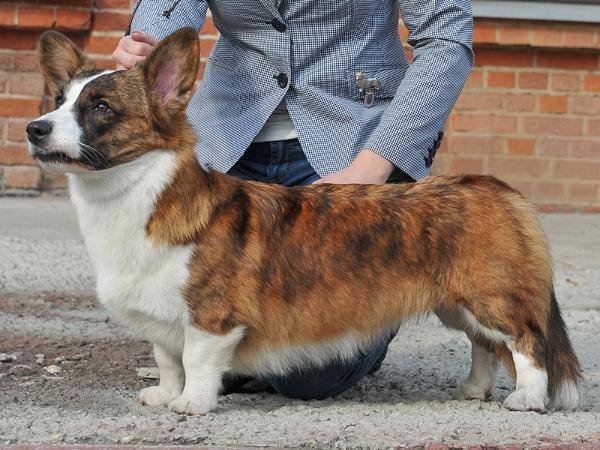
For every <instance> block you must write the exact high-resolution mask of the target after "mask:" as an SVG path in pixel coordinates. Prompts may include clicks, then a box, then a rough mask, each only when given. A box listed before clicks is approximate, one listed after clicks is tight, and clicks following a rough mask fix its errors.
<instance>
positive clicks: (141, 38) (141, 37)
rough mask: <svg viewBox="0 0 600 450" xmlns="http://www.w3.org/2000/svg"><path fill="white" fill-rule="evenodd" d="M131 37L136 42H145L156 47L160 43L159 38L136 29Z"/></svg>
mask: <svg viewBox="0 0 600 450" xmlns="http://www.w3.org/2000/svg"><path fill="white" fill-rule="evenodd" d="M131 38H132V39H133V40H134V41H136V42H143V43H146V44H148V45H151V46H152V47H156V46H157V45H158V39H156V38H155V37H154V36H150V35H149V34H148V33H143V32H141V31H134V32H132V33H131Z"/></svg>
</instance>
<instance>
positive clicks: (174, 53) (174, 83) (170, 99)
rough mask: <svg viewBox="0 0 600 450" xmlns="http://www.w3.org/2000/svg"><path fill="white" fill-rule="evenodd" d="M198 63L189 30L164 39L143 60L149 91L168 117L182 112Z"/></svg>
mask: <svg viewBox="0 0 600 450" xmlns="http://www.w3.org/2000/svg"><path fill="white" fill-rule="evenodd" d="M199 61H200V44H199V42H198V34H197V33H196V32H195V31H194V30H193V29H191V28H182V29H181V30H178V31H176V32H175V33H173V34H171V35H170V36H168V37H166V38H165V39H163V40H162V41H161V42H160V43H159V44H158V46H157V47H156V48H155V49H154V51H153V52H152V54H151V55H150V56H149V57H148V59H146V60H145V61H144V63H143V65H142V70H143V73H144V78H145V80H146V84H147V86H148V89H149V90H150V92H152V94H153V97H154V99H155V100H156V101H157V102H158V103H159V104H161V105H162V106H163V108H164V109H165V110H166V111H167V113H168V114H169V115H172V114H175V113H177V112H181V111H183V110H185V108H186V106H187V104H188V103H189V101H190V100H191V98H192V94H193V93H194V83H195V81H196V77H197V76H198V65H199Z"/></svg>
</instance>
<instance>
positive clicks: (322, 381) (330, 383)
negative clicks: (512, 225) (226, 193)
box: [228, 139, 391, 400]
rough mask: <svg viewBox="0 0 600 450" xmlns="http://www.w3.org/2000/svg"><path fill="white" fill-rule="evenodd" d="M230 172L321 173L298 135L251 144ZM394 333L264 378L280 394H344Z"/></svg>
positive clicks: (307, 179) (302, 179)
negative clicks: (349, 353) (349, 354)
mask: <svg viewBox="0 0 600 450" xmlns="http://www.w3.org/2000/svg"><path fill="white" fill-rule="evenodd" d="M228 174H230V175H233V176H236V177H239V178H243V179H247V180H255V181H262V182H266V183H278V184H282V185H284V186H298V185H306V184H311V183H313V182H314V181H316V180H318V179H319V178H320V177H319V175H318V174H317V173H316V172H315V170H314V169H313V168H312V167H311V165H310V163H309V162H308V161H307V160H306V157H305V156H304V152H303V151H302V147H301V146H300V143H299V142H298V140H297V139H293V140H288V141H275V142H261V143H254V144H251V145H250V147H248V149H247V150H246V152H245V153H244V155H243V156H242V158H241V159H240V160H239V161H238V162H237V163H236V164H235V165H234V166H233V167H232V168H231V169H230V170H229V172H228ZM390 340H391V338H390V337H387V336H386V337H385V339H382V340H381V341H379V342H378V343H377V344H375V345H374V346H373V347H372V348H371V349H370V350H369V351H364V352H361V353H360V354H359V355H357V356H356V357H355V358H354V359H352V360H347V361H335V362H332V363H330V364H328V365H326V366H324V367H314V368H310V369H303V370H298V371H293V372H291V373H289V374H287V375H286V376H275V375H267V376H265V377H264V378H265V379H266V381H268V382H269V383H270V384H271V386H273V388H274V389H275V391H277V392H278V393H279V394H281V395H283V396H285V397H291V398H299V399H304V400H309V399H323V398H327V397H332V396H334V395H338V394H341V393H342V392H344V391H345V390H347V389H349V388H351V387H352V386H354V385H355V384H357V383H358V382H359V381H360V380H361V379H362V378H363V377H364V376H365V375H366V374H367V373H368V372H369V371H370V370H371V368H372V367H373V366H374V364H375V363H376V362H377V361H378V360H379V359H380V357H383V356H384V355H385V352H386V351H387V347H388V344H389V341H390Z"/></svg>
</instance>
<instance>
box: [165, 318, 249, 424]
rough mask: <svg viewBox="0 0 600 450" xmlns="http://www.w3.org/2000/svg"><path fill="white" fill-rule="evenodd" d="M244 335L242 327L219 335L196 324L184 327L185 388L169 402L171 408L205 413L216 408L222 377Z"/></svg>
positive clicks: (178, 410)
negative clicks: (197, 326)
mask: <svg viewBox="0 0 600 450" xmlns="http://www.w3.org/2000/svg"><path fill="white" fill-rule="evenodd" d="M243 336H244V328H243V327H238V328H235V329H233V330H232V331H231V332H230V333H229V334H226V335H221V336H219V335H216V334H211V333H208V332H206V331H202V330H200V329H198V328H195V327H187V328H186V329H185V341H184V344H183V368H184V370H185V387H184V388H183V392H182V393H181V395H179V396H178V397H177V398H175V400H173V401H172V402H171V403H170V404H169V407H170V408H171V410H172V411H175V412H178V413H181V414H205V413H207V412H209V411H212V410H213V409H215V408H216V407H217V395H218V393H219V389H220V387H221V377H222V375H223V374H224V373H225V372H227V371H228V370H229V369H230V367H231V360H232V358H233V354H234V352H235V348H236V347H237V345H238V343H239V342H240V340H241V339H242V338H243Z"/></svg>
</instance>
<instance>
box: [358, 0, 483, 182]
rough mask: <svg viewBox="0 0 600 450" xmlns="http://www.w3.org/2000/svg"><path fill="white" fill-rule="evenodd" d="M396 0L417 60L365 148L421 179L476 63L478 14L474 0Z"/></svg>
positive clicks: (414, 60)
mask: <svg viewBox="0 0 600 450" xmlns="http://www.w3.org/2000/svg"><path fill="white" fill-rule="evenodd" d="M397 3H398V4H399V5H400V6H399V8H400V12H401V14H402V18H403V21H404V23H405V25H406V26H407V28H408V31H409V38H408V43H409V44H410V45H412V46H413V47H414V51H413V62H412V64H411V65H410V66H409V68H408V70H407V72H406V74H405V77H404V79H403V80H402V82H401V84H400V86H399V87H398V90H397V91H396V94H395V95H394V98H393V100H392V102H391V104H390V106H389V108H388V109H387V110H386V112H385V113H384V115H383V116H382V119H381V121H380V123H379V125H378V127H377V128H376V129H375V130H374V132H373V134H372V135H371V137H370V138H369V140H368V141H367V143H366V145H365V146H364V148H367V149H370V150H372V151H374V152H375V153H378V154H379V155H381V156H383V157H385V158H386V159H388V160H389V161H391V162H392V163H394V165H396V166H397V167H399V168H400V169H402V170H403V171H404V172H406V173H408V174H409V175H411V176H412V177H413V178H415V179H418V178H421V177H423V176H425V175H427V174H428V172H429V167H430V166H431V163H432V159H433V155H434V154H435V150H437V146H439V143H437V144H436V141H438V140H439V136H440V132H442V130H443V128H444V124H445V122H446V119H447V118H448V115H449V114H450V111H451V109H452V107H453V106H454V103H455V102H456V99H457V98H458V95H459V94H460V91H461V90H462V87H463V85H464V82H465V80H466V78H467V76H468V74H469V72H470V70H471V67H472V65H473V49H472V35H473V16H472V12H471V3H470V1H469V0H441V1H440V0H427V1H423V0H402V1H398V2H397ZM430 149H434V150H433V154H431V150H430Z"/></svg>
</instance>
